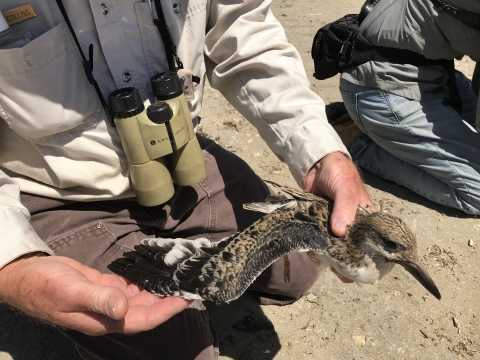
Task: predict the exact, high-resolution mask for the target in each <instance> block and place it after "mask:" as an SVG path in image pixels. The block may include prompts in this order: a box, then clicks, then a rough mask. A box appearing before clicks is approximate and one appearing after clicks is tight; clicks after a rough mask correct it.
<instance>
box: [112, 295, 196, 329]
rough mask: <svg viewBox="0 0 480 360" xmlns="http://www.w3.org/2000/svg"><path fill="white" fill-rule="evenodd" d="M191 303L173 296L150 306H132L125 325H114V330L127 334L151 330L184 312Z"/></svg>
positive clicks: (161, 299)
mask: <svg viewBox="0 0 480 360" xmlns="http://www.w3.org/2000/svg"><path fill="white" fill-rule="evenodd" d="M191 302H192V301H191V300H186V299H183V298H181V297H176V296H172V297H165V298H159V299H158V301H156V302H155V303H153V304H151V305H149V306H143V305H134V306H131V307H130V309H129V311H128V313H127V316H125V319H124V321H123V324H121V323H117V324H113V325H114V326H113V328H112V330H113V331H119V332H123V333H127V334H133V333H138V332H141V331H147V330H151V329H153V328H155V327H157V326H158V325H160V324H162V323H164V322H165V321H167V320H168V319H170V318H171V317H172V316H175V315H176V314H178V313H180V312H181V311H183V310H184V309H185V308H186V307H187V306H188V305H189V304H190V303H191Z"/></svg>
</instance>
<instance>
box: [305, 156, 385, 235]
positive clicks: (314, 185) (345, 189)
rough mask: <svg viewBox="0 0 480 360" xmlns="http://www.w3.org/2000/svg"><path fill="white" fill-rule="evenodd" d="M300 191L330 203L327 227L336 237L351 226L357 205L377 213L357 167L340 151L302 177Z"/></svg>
mask: <svg viewBox="0 0 480 360" xmlns="http://www.w3.org/2000/svg"><path fill="white" fill-rule="evenodd" d="M303 190H305V191H308V192H311V193H314V194H318V195H324V196H326V197H328V198H330V199H331V200H333V214H332V218H331V220H330V226H331V229H332V232H333V233H334V234H335V235H336V236H339V237H340V236H343V235H344V234H345V231H346V228H347V225H350V224H352V223H353V220H354V219H355V214H356V213H357V207H358V205H360V206H362V207H366V206H367V205H368V206H370V207H371V208H372V209H373V210H374V211H375V210H376V208H375V205H374V204H373V201H372V199H370V196H369V195H368V193H367V190H366V189H365V186H364V185H363V182H362V178H361V176H360V174H359V172H358V170H357V167H356V166H355V164H354V163H353V162H352V160H350V159H349V158H348V157H347V156H345V155H344V154H343V153H341V152H334V153H330V154H328V155H326V156H325V157H324V158H322V159H321V160H320V161H319V162H317V163H316V164H315V165H314V166H313V167H312V168H311V169H310V171H309V172H308V173H307V175H305V178H304V179H303Z"/></svg>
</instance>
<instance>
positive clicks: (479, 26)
mask: <svg viewBox="0 0 480 360" xmlns="http://www.w3.org/2000/svg"><path fill="white" fill-rule="evenodd" d="M430 1H431V2H432V3H433V5H435V6H436V7H438V8H439V9H440V10H442V11H443V12H445V13H447V14H449V15H452V16H453V17H454V18H456V19H458V20H460V21H461V22H463V23H464V24H465V25H467V26H470V27H471V28H474V29H475V30H478V31H480V14H478V13H474V12H471V11H467V10H463V9H459V8H456V7H454V6H451V5H447V4H445V3H444V2H443V1H441V0H430Z"/></svg>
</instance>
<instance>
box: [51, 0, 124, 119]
mask: <svg viewBox="0 0 480 360" xmlns="http://www.w3.org/2000/svg"><path fill="white" fill-rule="evenodd" d="M56 1H57V5H58V8H59V9H60V12H61V13H62V15H63V18H64V19H65V22H66V23H67V26H68V29H69V30H70V33H71V34H72V37H73V40H74V41H75V44H76V45H77V48H78V51H79V52H80V55H81V57H82V64H83V69H84V70H85V74H86V75H87V79H88V82H89V83H90V85H92V86H93V87H94V88H95V92H96V93H97V96H98V98H99V100H100V102H101V103H102V106H103V110H104V111H105V114H106V115H107V119H108V122H109V123H110V125H112V126H113V127H115V122H114V121H113V116H112V114H111V112H110V109H109V108H108V105H107V102H106V101H105V99H104V97H103V94H102V91H101V90H100V87H99V86H98V83H97V81H96V80H95V78H94V77H93V44H90V46H89V47H88V60H87V58H86V57H85V54H84V53H83V50H82V47H81V46H80V43H79V42H78V38H77V35H75V31H74V30H73V27H72V23H71V22H70V19H69V18H68V14H67V11H66V10H65V7H64V6H63V3H62V0H56Z"/></svg>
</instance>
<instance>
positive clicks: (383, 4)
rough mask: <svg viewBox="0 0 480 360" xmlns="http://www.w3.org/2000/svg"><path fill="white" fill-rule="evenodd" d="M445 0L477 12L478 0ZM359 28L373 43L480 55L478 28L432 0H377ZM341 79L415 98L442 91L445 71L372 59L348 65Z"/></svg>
mask: <svg viewBox="0 0 480 360" xmlns="http://www.w3.org/2000/svg"><path fill="white" fill-rule="evenodd" d="M444 2H446V3H447V4H450V5H452V6H455V7H458V8H461V9H464V10H469V11H473V12H477V13H479V14H480V1H478V0H455V1H454V0H444ZM360 31H361V32H362V34H363V35H364V36H365V37H366V38H367V39H368V40H369V41H370V42H371V43H372V44H374V45H378V46H387V47H393V48H400V49H408V50H412V51H415V52H417V53H420V54H422V55H424V56H425V57H427V58H429V59H454V58H458V57H460V56H462V55H468V56H470V57H471V58H472V59H473V60H475V61H478V60H480V32H479V31H477V30H474V29H472V28H470V27H468V26H467V25H465V24H463V23H462V22H460V21H459V20H457V19H455V18H454V17H453V16H451V15H449V14H446V13H445V12H443V11H442V10H440V9H438V8H436V7H435V6H434V5H433V3H432V2H431V1H430V0H381V1H380V2H379V3H378V4H377V6H375V7H374V9H373V10H372V12H371V13H370V14H369V15H368V16H367V17H366V18H365V20H364V21H363V22H362V25H361V27H360ZM342 79H343V80H346V81H348V82H351V83H353V84H357V85H362V86H368V87H375V88H380V89H382V90H385V91H388V92H391V93H393V94H396V95H399V96H404V97H406V98H409V99H413V100H426V101H428V100H430V99H433V98H435V97H438V96H445V95H446V81H447V74H446V71H445V70H444V69H443V68H442V67H441V66H422V67H417V66H413V65H408V64H393V63H387V62H376V61H370V62H367V63H365V64H362V65H360V66H357V67H353V68H350V69H348V70H347V71H345V72H344V73H343V74H342Z"/></svg>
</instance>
